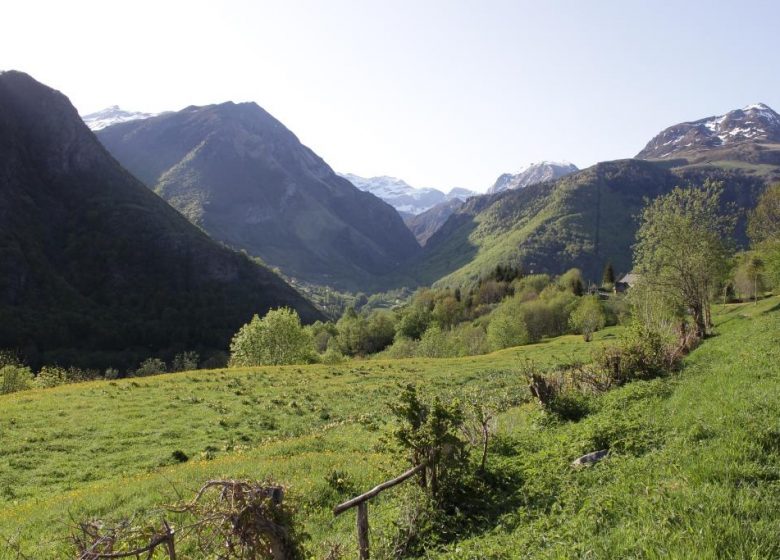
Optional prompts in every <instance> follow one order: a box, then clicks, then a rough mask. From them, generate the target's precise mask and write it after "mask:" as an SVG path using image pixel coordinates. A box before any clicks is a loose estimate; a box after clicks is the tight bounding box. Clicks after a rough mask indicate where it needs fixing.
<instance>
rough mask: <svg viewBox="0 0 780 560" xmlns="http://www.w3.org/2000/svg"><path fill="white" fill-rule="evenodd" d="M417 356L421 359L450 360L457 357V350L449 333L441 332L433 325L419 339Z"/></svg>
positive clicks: (439, 328) (436, 325)
mask: <svg viewBox="0 0 780 560" xmlns="http://www.w3.org/2000/svg"><path fill="white" fill-rule="evenodd" d="M417 355H418V356H421V357H423V358H452V357H455V356H457V355H458V348H457V344H456V343H455V340H454V337H452V336H451V335H450V333H449V331H443V330H442V329H441V327H439V325H438V324H436V323H434V324H432V325H431V326H430V327H428V330H427V331H425V332H424V333H423V335H422V337H420V343H419V345H418V346H417Z"/></svg>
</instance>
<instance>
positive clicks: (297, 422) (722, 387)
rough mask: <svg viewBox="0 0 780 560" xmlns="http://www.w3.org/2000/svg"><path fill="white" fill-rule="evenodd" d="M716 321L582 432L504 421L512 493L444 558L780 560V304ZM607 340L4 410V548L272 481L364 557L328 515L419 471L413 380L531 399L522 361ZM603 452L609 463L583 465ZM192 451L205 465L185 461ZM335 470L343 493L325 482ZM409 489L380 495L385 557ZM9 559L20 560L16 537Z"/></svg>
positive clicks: (0, 507) (525, 411)
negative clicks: (411, 415) (577, 463)
mask: <svg viewBox="0 0 780 560" xmlns="http://www.w3.org/2000/svg"><path fill="white" fill-rule="evenodd" d="M717 323H718V325H717V336H715V337H713V338H711V339H709V340H708V341H707V342H705V344H703V345H702V346H701V347H700V348H699V349H697V350H696V351H695V352H694V353H692V354H691V355H690V356H689V357H688V358H687V359H686V363H685V367H684V369H683V371H682V372H681V373H680V374H678V375H675V376H673V377H671V378H665V379H657V380H653V381H648V382H635V383H632V384H630V385H627V386H625V387H622V388H620V389H618V390H615V391H612V392H610V393H608V394H606V395H604V396H602V397H600V398H598V399H597V400H596V401H595V402H594V403H592V407H591V412H590V414H589V415H588V416H587V417H585V418H584V419H582V420H580V421H579V422H561V421H553V420H551V419H550V418H548V417H546V416H545V415H544V414H543V413H541V412H540V411H539V410H538V409H537V407H536V406H535V405H533V404H530V403H525V404H523V403H522V402H521V403H520V404H518V406H516V407H514V408H511V409H510V410H508V411H507V412H506V413H504V414H503V415H502V416H501V418H500V419H499V434H498V437H497V438H496V440H495V444H494V446H493V448H492V450H491V455H490V458H489V469H490V471H491V473H493V475H494V476H496V477H502V480H504V481H505V484H504V487H505V489H506V491H505V492H504V493H503V494H502V496H503V498H502V500H501V501H500V502H499V501H496V502H495V503H493V504H492V505H491V507H490V511H489V512H486V514H485V516H484V520H483V521H482V523H481V525H479V527H478V530H477V529H473V530H472V531H470V532H464V534H461V535H458V536H457V538H456V542H454V543H453V544H450V545H448V546H446V547H443V548H441V549H440V550H438V551H437V552H435V553H433V552H432V553H431V556H436V557H439V556H440V557H443V558H519V557H538V558H572V557H582V558H660V557H665V558H666V557H674V558H683V557H685V558H690V557H695V558H724V557H729V558H772V557H778V556H780V542H779V541H778V539H777V535H778V534H780V482H779V481H780V366H778V364H780V299H778V298H774V299H770V300H765V301H763V302H760V304H759V305H758V306H753V305H751V304H746V305H735V306H729V307H727V308H726V309H723V310H722V311H721V312H720V313H719V314H718V316H717ZM617 330H618V329H608V330H606V331H602V332H601V333H599V336H598V340H597V342H596V343H595V344H601V343H603V342H604V341H605V340H609V339H610V338H614V337H615V335H616V332H617ZM592 347H593V343H592V344H591V345H586V344H585V343H583V342H582V340H581V338H580V337H573V336H567V337H561V338H558V339H554V340H550V341H546V342H544V343H542V344H538V345H533V346H526V347H521V348H516V349H510V350H505V351H501V352H497V353H494V354H490V355H487V356H478V357H471V358H461V359H446V360H423V359H409V360H395V361H365V362H361V361H356V362H348V363H345V364H343V365H334V366H324V365H318V366H301V367H272V368H253V369H246V370H219V371H199V372H186V373H180V374H171V375H165V376H159V377H148V378H139V379H127V380H118V381H114V382H106V381H104V382H92V383H83V384H78V385H70V386H64V387H59V388H55V389H48V390H34V391H28V392H23V393H18V394H14V395H9V396H4V397H0V535H2V536H3V537H4V538H5V539H10V540H11V541H18V542H19V543H20V544H21V546H22V548H23V550H25V551H26V553H27V554H28V556H29V557H31V558H59V557H63V556H65V554H66V553H65V551H66V550H67V546H68V545H67V543H65V542H64V541H63V540H62V539H63V537H66V536H67V535H68V532H69V524H71V523H72V520H81V519H86V518H90V517H98V518H104V519H112V518H113V519H116V518H121V517H127V516H132V515H138V516H141V515H148V514H149V511H150V510H152V509H154V508H155V507H156V506H159V505H161V504H164V503H166V502H170V501H171V500H173V498H174V496H175V490H177V491H180V492H183V493H184V494H185V495H186V494H189V493H190V492H191V491H194V490H195V489H196V488H197V487H199V486H200V484H201V483H202V482H203V481H205V480H207V479H209V478H214V477H226V478H242V477H246V478H253V479H264V478H266V477H272V478H273V479H275V480H277V481H279V482H281V483H283V484H285V485H287V486H288V488H289V491H288V497H287V500H288V502H289V503H291V504H293V505H294V506H295V507H296V508H297V513H296V516H297V518H298V519H300V520H301V522H302V523H303V525H304V527H305V530H306V532H307V533H308V534H309V535H310V539H309V541H308V543H307V548H308V550H309V551H310V554H311V556H312V557H314V558H321V557H323V555H324V551H325V549H326V544H325V543H333V542H339V543H342V544H343V545H344V546H345V547H346V550H347V557H352V556H353V555H354V550H355V542H354V539H355V537H354V516H353V515H352V514H351V513H348V514H346V515H344V516H341V517H339V518H336V519H335V520H334V519H333V517H332V515H331V514H330V509H331V508H332V507H333V505H335V504H336V503H338V502H339V501H341V500H343V499H346V498H348V497H350V496H351V495H353V494H356V493H359V492H360V491H362V490H365V489H368V488H370V487H371V486H372V485H373V484H375V483H377V482H380V481H381V480H384V479H385V478H387V477H389V476H391V475H394V474H397V473H398V472H400V470H402V469H403V468H404V467H405V466H406V465H405V464H404V462H403V458H402V457H400V456H399V454H398V453H397V452H393V451H392V450H391V449H389V448H388V446H387V445H386V444H385V443H384V442H385V439H386V436H387V434H388V433H389V430H390V427H391V426H390V424H389V410H388V407H387V403H388V402H390V401H392V400H393V399H395V397H396V396H397V394H398V392H399V390H398V386H399V384H401V383H405V382H409V381H414V382H417V383H418V384H419V385H420V386H421V387H425V388H426V389H427V390H429V391H431V392H434V393H447V392H450V391H453V392H456V391H461V390H462V389H463V388H466V387H470V386H480V387H483V388H487V389H495V390H509V391H514V392H516V393H517V394H518V395H519V398H518V401H522V400H524V398H525V395H526V389H525V386H524V385H525V383H524V380H523V379H522V378H521V376H520V375H519V374H518V369H519V367H520V365H521V363H522V362H523V361H525V360H527V359H530V360H533V361H534V362H535V363H538V364H540V365H543V364H555V363H561V362H570V361H574V360H576V359H585V358H587V356H588V355H589V353H590V351H591V350H590V349H591V348H592ZM605 447H608V448H609V449H610V450H611V454H610V456H609V457H608V458H607V459H606V460H604V461H602V462H601V463H600V464H598V465H597V466H595V467H593V468H590V469H586V470H574V469H572V468H571V467H570V466H569V463H570V462H571V460H572V459H574V458H576V457H577V456H579V455H581V454H583V453H586V452H589V451H593V450H595V449H601V448H605ZM177 450H178V451H182V452H183V453H184V454H186V455H187V456H188V457H189V460H188V461H187V462H183V463H178V462H176V460H175V459H174V456H173V452H174V451H177ZM333 472H337V473H338V474H339V476H340V477H341V478H343V479H344V480H345V481H346V483H345V484H344V485H343V487H342V488H339V489H334V488H333V487H332V486H331V485H329V484H328V483H327V482H326V477H327V476H328V475H329V474H331V473H333ZM402 493H403V490H399V491H397V492H396V491H390V492H387V493H385V494H383V495H382V496H380V497H379V498H378V499H376V500H373V501H372V508H371V510H372V513H371V523H372V539H373V542H374V543H375V544H376V545H377V546H378V547H380V548H381V544H382V542H383V541H384V540H385V538H386V535H387V533H388V532H389V531H390V530H391V527H392V522H393V521H394V520H395V519H396V518H397V516H398V513H399V507H400V499H399V496H400V495H401V494H402ZM3 550H5V552H0V559H3V560H5V559H6V558H8V559H10V558H15V557H16V556H15V553H13V552H12V551H11V550H10V547H8V546H7V545H5V544H4V541H2V540H0V551H3Z"/></svg>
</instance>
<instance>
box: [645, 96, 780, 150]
mask: <svg viewBox="0 0 780 560" xmlns="http://www.w3.org/2000/svg"><path fill="white" fill-rule="evenodd" d="M745 142H780V115H778V114H777V113H776V112H775V111H773V110H772V109H771V108H770V107H769V106H767V105H764V104H763V103H754V104H752V105H748V106H747V107H744V108H742V109H736V110H734V111H729V112H728V113H726V114H725V115H720V116H717V117H708V118H705V119H700V120H698V121H693V122H684V123H680V124H676V125H674V126H670V127H669V128H667V129H666V130H664V131H662V132H661V133H660V134H658V135H657V136H656V137H655V138H653V139H652V140H650V142H648V144H647V146H645V148H644V149H643V150H642V151H641V152H639V154H637V156H636V157H637V158H640V159H660V158H668V157H670V156H674V155H677V154H680V153H683V152H692V151H696V150H701V149H712V148H727V147H730V146H734V145H736V144H741V143H745Z"/></svg>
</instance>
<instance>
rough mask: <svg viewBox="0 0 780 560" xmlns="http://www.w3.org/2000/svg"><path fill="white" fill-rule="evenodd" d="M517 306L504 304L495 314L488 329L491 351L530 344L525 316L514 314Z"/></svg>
mask: <svg viewBox="0 0 780 560" xmlns="http://www.w3.org/2000/svg"><path fill="white" fill-rule="evenodd" d="M516 308H517V306H510V305H508V304H504V305H502V306H501V307H499V308H498V309H496V310H495V311H494V312H493V315H492V316H491V318H490V324H489V325H488V328H487V339H488V345H489V346H490V349H491V350H501V349H502V348H509V347H510V346H520V345H521V344H528V343H529V342H530V336H529V334H528V327H527V326H526V324H525V320H524V319H523V316H522V315H520V314H519V313H513V309H514V310H516Z"/></svg>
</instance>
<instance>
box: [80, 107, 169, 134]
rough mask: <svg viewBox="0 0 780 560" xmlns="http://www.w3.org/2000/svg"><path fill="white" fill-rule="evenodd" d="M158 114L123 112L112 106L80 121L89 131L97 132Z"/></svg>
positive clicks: (83, 116) (82, 117)
mask: <svg viewBox="0 0 780 560" xmlns="http://www.w3.org/2000/svg"><path fill="white" fill-rule="evenodd" d="M160 114H162V113H142V112H140V111H125V110H124V109H120V108H119V106H118V105H112V106H111V107H107V108H105V109H102V110H100V111H97V112H95V113H90V114H88V115H82V116H81V120H83V121H84V122H85V123H86V125H87V126H88V127H89V128H90V129H91V130H93V131H97V130H102V129H104V128H106V127H109V126H111V125H115V124H119V123H123V122H128V121H137V120H141V119H148V118H151V117H156V116H157V115H160Z"/></svg>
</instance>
